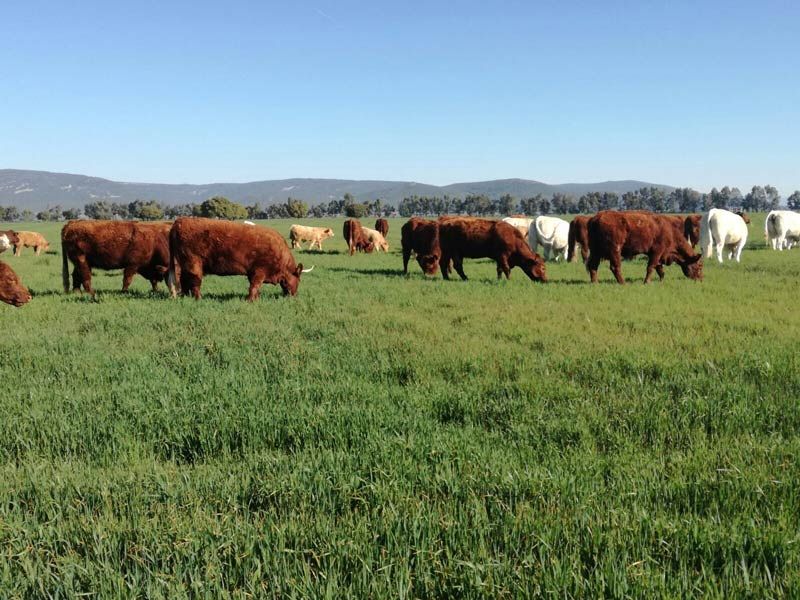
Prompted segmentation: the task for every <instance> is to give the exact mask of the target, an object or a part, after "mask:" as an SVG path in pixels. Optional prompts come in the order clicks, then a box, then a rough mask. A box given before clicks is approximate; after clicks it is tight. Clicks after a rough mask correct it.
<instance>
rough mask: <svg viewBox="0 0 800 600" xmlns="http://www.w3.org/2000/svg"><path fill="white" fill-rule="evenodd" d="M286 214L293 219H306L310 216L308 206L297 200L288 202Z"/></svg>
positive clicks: (290, 199)
mask: <svg viewBox="0 0 800 600" xmlns="http://www.w3.org/2000/svg"><path fill="white" fill-rule="evenodd" d="M286 214H287V215H288V216H289V217H290V218H292V219H304V218H305V217H306V215H308V204H306V203H305V202H303V201H302V200H298V199H296V198H289V199H288V200H287V201H286Z"/></svg>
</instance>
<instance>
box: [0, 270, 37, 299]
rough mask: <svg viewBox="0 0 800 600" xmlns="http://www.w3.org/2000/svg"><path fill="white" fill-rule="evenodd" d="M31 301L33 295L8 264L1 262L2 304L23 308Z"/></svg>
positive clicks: (0, 284) (0, 286)
mask: <svg viewBox="0 0 800 600" xmlns="http://www.w3.org/2000/svg"><path fill="white" fill-rule="evenodd" d="M30 299H31V294H30V292H29V291H28V288H26V287H25V286H24V285H22V282H21V281H20V280H19V277H17V274H16V273H14V270H13V269H12V268H11V267H9V266H8V265H7V264H6V263H4V262H0V302H5V303H6V304H11V305H12V306H17V307H19V306H22V305H23V304H25V303H26V302H28V301H29V300H30Z"/></svg>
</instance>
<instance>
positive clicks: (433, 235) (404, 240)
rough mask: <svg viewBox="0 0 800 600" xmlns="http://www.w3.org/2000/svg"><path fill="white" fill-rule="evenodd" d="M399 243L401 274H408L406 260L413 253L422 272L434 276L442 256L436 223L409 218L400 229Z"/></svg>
mask: <svg viewBox="0 0 800 600" xmlns="http://www.w3.org/2000/svg"><path fill="white" fill-rule="evenodd" d="M400 243H401V245H402V246H403V273H408V260H409V259H410V258H411V253H412V252H414V254H416V258H417V263H419V267H420V269H422V272H423V273H425V275H436V271H437V270H438V269H439V258H440V257H441V254H442V252H441V250H440V249H439V224H438V223H437V222H436V221H429V220H427V219H420V218H418V217H411V219H409V220H408V221H406V223H405V224H404V225H403V227H402V228H401V229H400Z"/></svg>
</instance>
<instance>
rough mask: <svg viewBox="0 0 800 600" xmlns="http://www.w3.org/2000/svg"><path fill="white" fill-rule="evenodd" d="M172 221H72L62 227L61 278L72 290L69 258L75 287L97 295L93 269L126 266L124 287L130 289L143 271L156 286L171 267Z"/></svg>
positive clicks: (144, 275) (123, 277) (66, 287)
mask: <svg viewBox="0 0 800 600" xmlns="http://www.w3.org/2000/svg"><path fill="white" fill-rule="evenodd" d="M171 226H172V224H171V223H167V222H163V221H159V222H154V223H147V222H143V221H70V222H68V223H67V224H66V225H64V227H63V228H62V229H61V261H62V267H61V278H62V281H63V284H64V292H67V293H68V292H69V289H70V288H69V262H68V261H71V262H72V264H73V265H74V269H73V270H72V289H73V290H74V291H79V290H80V289H81V285H82V286H83V289H84V291H86V292H88V293H89V294H91V295H92V296H94V294H95V292H94V290H93V289H92V269H106V270H108V269H123V275H122V291H123V292H126V291H128V288H129V287H130V285H131V281H132V280H133V276H134V275H136V274H137V273H139V274H140V275H141V276H142V277H144V278H145V279H147V280H149V281H150V284H151V285H152V286H153V290H155V289H156V288H157V287H158V282H159V281H161V280H163V279H164V278H165V277H166V275H167V270H168V269H169V230H170V227H171Z"/></svg>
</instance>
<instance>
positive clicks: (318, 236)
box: [289, 225, 333, 250]
mask: <svg viewBox="0 0 800 600" xmlns="http://www.w3.org/2000/svg"><path fill="white" fill-rule="evenodd" d="M331 237H333V229H331V228H330V227H305V226H303V225H292V227H291V229H289V239H290V240H291V241H292V248H293V249H294V248H302V247H303V242H310V243H309V244H308V249H309V250H311V249H312V248H313V247H314V245H316V246H317V248H319V249H320V250H322V241H323V240H327V239H328V238H331Z"/></svg>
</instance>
